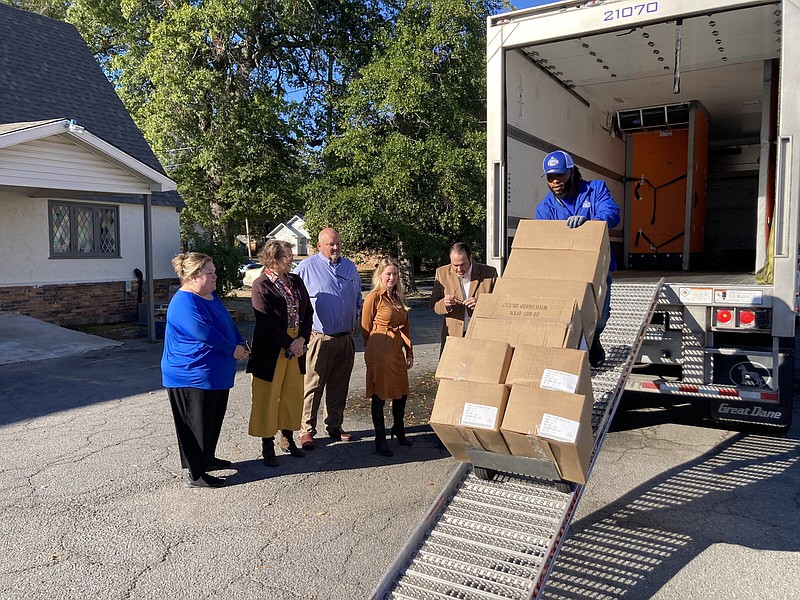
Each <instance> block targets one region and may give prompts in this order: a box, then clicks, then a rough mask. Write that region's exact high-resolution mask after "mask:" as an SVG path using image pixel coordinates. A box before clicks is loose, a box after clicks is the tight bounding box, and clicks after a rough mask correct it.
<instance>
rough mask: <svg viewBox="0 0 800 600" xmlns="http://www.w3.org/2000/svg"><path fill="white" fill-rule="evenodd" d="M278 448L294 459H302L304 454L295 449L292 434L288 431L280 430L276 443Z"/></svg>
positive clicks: (295, 445)
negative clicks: (278, 445) (279, 436)
mask: <svg viewBox="0 0 800 600" xmlns="http://www.w3.org/2000/svg"><path fill="white" fill-rule="evenodd" d="M278 443H279V444H280V447H281V448H283V450H285V451H286V452H288V453H289V454H291V455H292V456H294V457H295V458H303V457H304V456H305V455H306V453H305V452H303V451H302V450H300V448H298V447H297V444H295V443H294V432H293V431H291V430H289V429H283V430H281V439H280V441H279V442H278Z"/></svg>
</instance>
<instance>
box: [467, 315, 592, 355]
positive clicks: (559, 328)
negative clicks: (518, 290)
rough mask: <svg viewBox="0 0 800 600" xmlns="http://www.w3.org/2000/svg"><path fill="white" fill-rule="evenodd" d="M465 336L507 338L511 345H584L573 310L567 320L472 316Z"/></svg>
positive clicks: (581, 347) (579, 346) (553, 346)
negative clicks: (533, 320)
mask: <svg viewBox="0 0 800 600" xmlns="http://www.w3.org/2000/svg"><path fill="white" fill-rule="evenodd" d="M467 337H468V338H470V339H475V340H493V341H497V342H507V343H508V344H510V345H511V347H512V348H516V347H518V346H520V345H521V344H531V345H535V346H547V347H549V348H578V349H581V350H587V349H588V346H587V345H586V340H585V339H584V337H583V332H582V330H581V323H580V315H579V313H578V312H577V311H575V314H574V315H573V317H572V319H571V320H570V322H569V323H557V322H553V321H542V322H539V323H525V322H519V321H513V320H507V319H483V318H477V319H476V318H472V319H470V321H469V327H468V329H467Z"/></svg>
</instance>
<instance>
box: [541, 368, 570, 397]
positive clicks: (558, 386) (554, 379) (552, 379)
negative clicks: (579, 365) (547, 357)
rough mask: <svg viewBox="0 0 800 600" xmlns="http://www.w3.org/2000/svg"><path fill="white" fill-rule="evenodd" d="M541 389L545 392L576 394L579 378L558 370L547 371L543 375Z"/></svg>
mask: <svg viewBox="0 0 800 600" xmlns="http://www.w3.org/2000/svg"><path fill="white" fill-rule="evenodd" d="M539 387H540V388H542V389H543V390H555V391H556V392H567V393H569V394H574V393H575V390H576V389H577V388H578V376H577V375H573V374H572V373H567V372H566V371H557V370H556V369H545V370H544V372H543V373H542V380H541V381H540V382H539Z"/></svg>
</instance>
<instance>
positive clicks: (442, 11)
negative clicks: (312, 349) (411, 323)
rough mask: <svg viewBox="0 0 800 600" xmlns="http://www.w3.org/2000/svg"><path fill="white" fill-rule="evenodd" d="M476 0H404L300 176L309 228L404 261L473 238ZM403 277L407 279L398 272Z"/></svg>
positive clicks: (486, 7)
mask: <svg viewBox="0 0 800 600" xmlns="http://www.w3.org/2000/svg"><path fill="white" fill-rule="evenodd" d="M493 8H495V5H494V3H492V2H486V1H483V0H440V1H437V2H427V1H424V0H408V1H406V2H404V3H402V6H399V7H398V12H397V14H396V16H395V18H394V19H393V21H392V23H391V24H389V25H387V26H386V27H384V28H383V29H382V31H381V33H380V35H379V37H378V38H377V39H378V50H377V51H376V54H375V56H374V58H373V60H372V61H370V63H369V64H367V65H366V66H365V67H364V68H363V69H361V71H360V76H359V77H358V78H357V79H355V80H354V81H352V82H351V84H350V86H349V87H348V90H347V93H346V95H345V96H344V97H343V98H342V100H341V101H340V103H339V106H340V109H341V114H342V121H341V132H340V133H339V134H337V135H334V136H331V138H329V140H328V144H327V146H326V147H325V149H324V151H323V153H322V163H321V172H320V173H319V174H318V177H317V178H316V179H315V180H314V181H313V182H312V183H311V184H310V185H309V187H308V193H309V202H308V210H307V213H306V214H307V217H308V220H309V222H310V224H311V226H312V227H313V228H319V227H322V226H324V225H326V224H336V225H337V226H338V228H339V230H340V233H341V235H342V237H343V239H344V241H345V243H348V244H354V245H356V246H373V247H375V246H383V247H384V248H386V249H387V250H389V251H391V252H393V253H397V254H399V255H401V258H405V259H406V260H409V259H410V257H413V256H420V255H421V256H429V257H441V256H443V255H444V249H445V248H446V247H447V246H448V245H449V244H450V243H452V242H453V241H455V238H459V239H465V240H466V241H469V242H473V243H474V242H475V241H477V239H478V236H479V233H480V231H481V228H482V226H483V221H484V214H485V208H484V204H485V203H484V198H485V178H484V169H485V133H484V126H483V124H482V122H483V121H484V120H485V105H484V102H483V98H484V97H485V96H484V87H485V75H484V71H485V69H484V55H485V30H484V28H485V19H486V16H487V15H488V14H489V12H490V11H491V10H492V9H493ZM406 282H407V283H410V282H409V281H408V280H407V281H406Z"/></svg>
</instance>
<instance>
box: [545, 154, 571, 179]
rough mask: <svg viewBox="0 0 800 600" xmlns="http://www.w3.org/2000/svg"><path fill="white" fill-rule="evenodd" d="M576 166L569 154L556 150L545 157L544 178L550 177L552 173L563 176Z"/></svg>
mask: <svg viewBox="0 0 800 600" xmlns="http://www.w3.org/2000/svg"><path fill="white" fill-rule="evenodd" d="M574 166H575V164H574V163H573V162H572V157H571V156H570V155H569V154H567V153H566V152H564V151H563V150H556V151H555V152H551V153H550V154H548V155H547V156H545V157H544V161H543V162H542V169H544V174H543V175H542V177H544V176H545V175H550V173H555V174H557V175H563V174H564V173H566V172H567V171H568V170H569V169H571V168H572V167H574Z"/></svg>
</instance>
